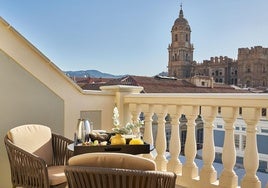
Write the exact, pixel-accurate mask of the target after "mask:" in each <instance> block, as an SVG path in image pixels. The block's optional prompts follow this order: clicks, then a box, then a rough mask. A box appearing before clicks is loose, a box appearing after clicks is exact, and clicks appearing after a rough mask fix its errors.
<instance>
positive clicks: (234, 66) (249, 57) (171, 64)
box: [167, 6, 268, 88]
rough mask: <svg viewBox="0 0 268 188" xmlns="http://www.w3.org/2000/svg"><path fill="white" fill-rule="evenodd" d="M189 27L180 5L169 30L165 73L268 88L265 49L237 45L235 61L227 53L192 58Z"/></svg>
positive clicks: (192, 48)
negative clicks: (199, 59) (199, 58)
mask: <svg viewBox="0 0 268 188" xmlns="http://www.w3.org/2000/svg"><path fill="white" fill-rule="evenodd" d="M193 52H194V47H193V44H191V27H190V25H189V23H188V21H187V19H186V18H184V15H183V10H182V6H181V9H180V13H179V17H178V18H177V19H176V20H175V22H174V25H173V26H172V29H171V44H169V46H168V53H169V56H168V66H167V67H168V76H170V77H177V78H190V77H192V76H195V75H200V76H209V77H213V79H214V81H215V82H217V83H225V84H228V85H237V86H239V87H243V88H257V87H261V88H267V87H268V74H267V70H268V48H263V47H262V46H255V47H251V48H239V49H238V56H237V60H235V59H232V58H229V57H227V56H220V57H211V58H210V60H203V62H202V63H198V62H196V61H194V58H193Z"/></svg>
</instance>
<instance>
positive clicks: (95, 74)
mask: <svg viewBox="0 0 268 188" xmlns="http://www.w3.org/2000/svg"><path fill="white" fill-rule="evenodd" d="M64 73H65V74H66V75H67V76H69V77H91V78H121V77H123V76H125V75H113V74H109V73H103V72H100V71H98V70H79V71H65V72H64Z"/></svg>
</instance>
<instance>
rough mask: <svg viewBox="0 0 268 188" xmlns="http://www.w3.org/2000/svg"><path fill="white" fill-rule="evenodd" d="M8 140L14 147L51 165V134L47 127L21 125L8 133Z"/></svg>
mask: <svg viewBox="0 0 268 188" xmlns="http://www.w3.org/2000/svg"><path fill="white" fill-rule="evenodd" d="M8 138H9V139H10V140H11V142H13V144H15V145H16V146H18V147H20V148H22V149H24V150H26V151H28V152H29V153H33V154H35V155H37V156H39V157H40V158H42V159H44V160H45V161H46V163H47V164H48V165H51V164H52V158H53V149H52V133H51V130H50V128H49V127H46V126H43V125H36V124H28V125H21V126H18V127H15V128H13V129H11V130H10V131H9V132H8Z"/></svg>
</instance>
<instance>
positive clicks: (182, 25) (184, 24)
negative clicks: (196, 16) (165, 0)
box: [172, 8, 191, 30]
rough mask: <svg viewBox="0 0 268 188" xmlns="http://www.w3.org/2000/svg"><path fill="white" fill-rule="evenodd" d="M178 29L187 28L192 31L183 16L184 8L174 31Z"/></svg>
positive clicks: (174, 26) (175, 23) (176, 21)
mask: <svg viewBox="0 0 268 188" xmlns="http://www.w3.org/2000/svg"><path fill="white" fill-rule="evenodd" d="M177 28H186V29H189V30H191V29H190V25H189V23H188V21H187V20H186V19H185V18H184V16H183V10H182V8H181V10H180V14H179V17H178V18H177V19H176V20H175V22H174V25H173V28H172V29H177Z"/></svg>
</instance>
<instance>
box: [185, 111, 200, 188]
mask: <svg viewBox="0 0 268 188" xmlns="http://www.w3.org/2000/svg"><path fill="white" fill-rule="evenodd" d="M183 111H184V114H185V115H186V119H187V134H186V142H185V147H184V153H185V157H186V162H185V164H184V165H183V166H182V183H183V185H184V186H186V187H190V186H191V183H192V179H193V178H196V177H197V176H198V167H197V166H196V164H195V162H194V159H195V156H196V139H195V119H196V118H197V115H198V106H184V107H183Z"/></svg>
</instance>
